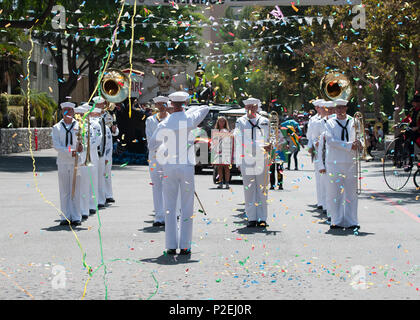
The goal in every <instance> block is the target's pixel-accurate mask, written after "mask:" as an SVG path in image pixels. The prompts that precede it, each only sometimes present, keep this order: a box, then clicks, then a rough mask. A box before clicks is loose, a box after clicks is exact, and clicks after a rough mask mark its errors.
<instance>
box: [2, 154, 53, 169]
mask: <svg viewBox="0 0 420 320" xmlns="http://www.w3.org/2000/svg"><path fill="white" fill-rule="evenodd" d="M34 159H35V166H36V171H37V172H47V171H55V170H57V164H56V161H57V158H56V157H38V156H34ZM32 170H33V167H32V158H31V156H30V155H29V154H25V155H23V154H22V155H2V156H0V171H4V172H32Z"/></svg>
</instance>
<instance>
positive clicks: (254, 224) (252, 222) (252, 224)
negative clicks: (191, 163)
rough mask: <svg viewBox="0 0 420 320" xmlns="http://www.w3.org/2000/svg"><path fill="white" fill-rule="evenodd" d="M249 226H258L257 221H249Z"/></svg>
mask: <svg viewBox="0 0 420 320" xmlns="http://www.w3.org/2000/svg"><path fill="white" fill-rule="evenodd" d="M246 226H247V227H248V228H254V227H256V226H257V221H248V223H247V225H246Z"/></svg>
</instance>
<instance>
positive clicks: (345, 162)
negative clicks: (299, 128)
mask: <svg viewBox="0 0 420 320" xmlns="http://www.w3.org/2000/svg"><path fill="white" fill-rule="evenodd" d="M355 138H356V133H355V128H354V119H353V118H352V117H350V116H347V119H346V120H338V119H336V118H333V119H329V120H328V121H327V122H326V131H325V141H326V159H325V167H324V166H323V165H321V168H322V169H326V171H327V176H326V178H327V179H328V183H327V188H326V202H327V211H328V214H329V215H331V225H335V226H339V227H344V228H347V227H350V226H357V225H358V217H357V205H358V197H357V193H356V190H357V165H356V151H354V150H352V149H351V148H352V144H353V142H354V141H355ZM323 141H324V139H322V138H321V147H322V144H323ZM361 142H362V141H361Z"/></svg>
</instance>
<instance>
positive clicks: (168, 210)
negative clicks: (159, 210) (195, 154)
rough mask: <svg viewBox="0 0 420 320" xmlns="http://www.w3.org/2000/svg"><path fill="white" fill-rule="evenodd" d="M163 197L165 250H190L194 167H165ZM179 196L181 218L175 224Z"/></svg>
mask: <svg viewBox="0 0 420 320" xmlns="http://www.w3.org/2000/svg"><path fill="white" fill-rule="evenodd" d="M163 172H164V176H167V178H165V179H163V193H164V195H165V198H164V200H165V206H164V208H165V238H166V248H167V249H191V241H192V230H193V213H194V166H190V165H166V166H165V167H164V169H163ZM178 193H180V195H181V216H180V218H179V227H178V223H177V209H176V207H177V200H178Z"/></svg>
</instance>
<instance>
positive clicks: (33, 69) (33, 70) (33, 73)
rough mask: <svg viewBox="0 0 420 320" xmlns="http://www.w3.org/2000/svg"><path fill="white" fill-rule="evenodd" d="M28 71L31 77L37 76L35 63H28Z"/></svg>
mask: <svg viewBox="0 0 420 320" xmlns="http://www.w3.org/2000/svg"><path fill="white" fill-rule="evenodd" d="M29 71H30V73H31V76H32V77H35V78H36V77H37V76H38V72H37V64H36V63H35V62H33V61H31V62H30V63H29Z"/></svg>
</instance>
